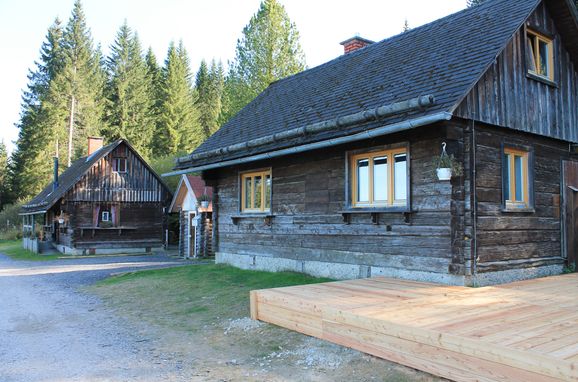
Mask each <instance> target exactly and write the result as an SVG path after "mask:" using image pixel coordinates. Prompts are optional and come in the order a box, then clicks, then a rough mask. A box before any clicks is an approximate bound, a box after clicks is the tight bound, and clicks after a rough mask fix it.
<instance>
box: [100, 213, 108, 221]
mask: <svg viewBox="0 0 578 382" xmlns="http://www.w3.org/2000/svg"><path fill="white" fill-rule="evenodd" d="M101 221H103V222H109V221H110V212H108V211H102V218H101Z"/></svg>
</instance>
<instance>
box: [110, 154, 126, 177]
mask: <svg viewBox="0 0 578 382" xmlns="http://www.w3.org/2000/svg"><path fill="white" fill-rule="evenodd" d="M112 161H113V163H112V171H113V172H116V173H119V174H126V172H127V169H128V160H127V158H126V157H114V158H112ZM120 161H124V170H122V171H121V170H119V168H120V166H119V164H120Z"/></svg>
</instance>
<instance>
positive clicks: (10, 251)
mask: <svg viewBox="0 0 578 382" xmlns="http://www.w3.org/2000/svg"><path fill="white" fill-rule="evenodd" d="M0 253H2V254H4V255H8V256H10V257H11V258H12V259H14V260H27V261H47V260H55V259H57V258H58V255H38V254H36V253H34V252H30V251H28V250H26V249H24V248H22V240H0Z"/></svg>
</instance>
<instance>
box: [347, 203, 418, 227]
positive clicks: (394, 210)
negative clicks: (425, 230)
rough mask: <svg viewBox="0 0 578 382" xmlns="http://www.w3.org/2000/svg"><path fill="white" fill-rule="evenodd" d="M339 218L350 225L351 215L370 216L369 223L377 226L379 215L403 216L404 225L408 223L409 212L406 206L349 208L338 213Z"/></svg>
mask: <svg viewBox="0 0 578 382" xmlns="http://www.w3.org/2000/svg"><path fill="white" fill-rule="evenodd" d="M339 213H340V214H341V216H343V222H344V223H345V224H349V223H351V215H358V214H370V215H371V223H372V224H375V225H378V224H379V215H380V214H403V215H404V221H405V222H406V223H409V222H410V216H411V210H410V209H409V208H408V207H406V206H399V207H389V208H350V209H346V210H344V211H339Z"/></svg>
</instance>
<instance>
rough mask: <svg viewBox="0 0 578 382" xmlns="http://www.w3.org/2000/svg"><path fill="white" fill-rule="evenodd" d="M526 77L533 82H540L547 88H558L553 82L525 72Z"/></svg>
mask: <svg viewBox="0 0 578 382" xmlns="http://www.w3.org/2000/svg"><path fill="white" fill-rule="evenodd" d="M526 77H528V78H530V79H532V80H534V81H538V82H542V83H544V84H546V85H548V86H552V87H554V88H558V84H557V83H556V82H554V81H552V80H551V79H549V78H547V77H542V76H540V75H538V74H534V73H531V72H526Z"/></svg>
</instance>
